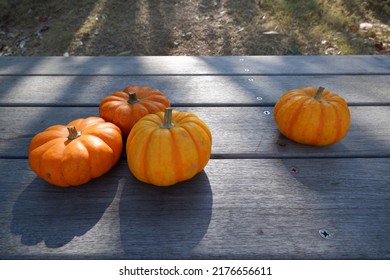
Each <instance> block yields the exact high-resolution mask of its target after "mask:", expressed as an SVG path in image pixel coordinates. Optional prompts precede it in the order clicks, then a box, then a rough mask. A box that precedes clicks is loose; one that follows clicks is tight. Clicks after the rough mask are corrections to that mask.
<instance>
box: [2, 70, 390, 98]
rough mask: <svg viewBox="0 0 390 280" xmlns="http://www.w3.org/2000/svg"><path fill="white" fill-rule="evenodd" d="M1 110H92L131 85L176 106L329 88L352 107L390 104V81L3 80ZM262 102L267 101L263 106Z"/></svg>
mask: <svg viewBox="0 0 390 280" xmlns="http://www.w3.org/2000/svg"><path fill="white" fill-rule="evenodd" d="M0 84H1V87H0V105H3V106H10V105H14V106H16V105H31V106H33V105H34V106H49V105H54V106H61V105H67V106H71V105H75V106H82V105H84V106H87V105H88V106H92V105H96V106H97V105H98V104H99V102H100V100H101V99H102V98H103V97H105V96H106V95H109V94H111V93H112V92H113V91H115V90H122V89H124V88H125V87H126V86H127V85H130V84H134V85H148V86H150V87H154V88H157V89H159V90H161V91H162V92H164V93H165V94H166V95H167V97H168V98H169V99H170V100H171V102H172V103H173V104H177V105H183V104H192V106H196V105H201V106H204V105H207V106H212V105H214V106H216V105H218V106H221V105H229V106H238V105H239V104H250V105H254V106H264V105H268V106H270V105H274V104H275V103H276V101H277V100H278V98H279V97H280V96H281V95H282V94H283V93H284V92H286V91H288V90H291V89H296V88H301V87H305V86H323V87H325V88H327V89H329V90H331V91H333V92H337V93H339V94H340V95H341V96H343V97H344V98H345V99H346V100H347V102H348V103H350V104H355V105H356V104H359V105H370V104H371V105H373V104H390V94H389V76H385V75H379V76H375V75H369V76H337V75H336V76H293V77H291V76H272V77H266V76H185V77H183V76H109V77H107V76H102V77H97V76H74V77H73V76H72V77H71V76H0ZM258 97H261V100H259V98H258Z"/></svg>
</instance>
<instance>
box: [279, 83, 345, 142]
mask: <svg viewBox="0 0 390 280" xmlns="http://www.w3.org/2000/svg"><path fill="white" fill-rule="evenodd" d="M274 118H275V122H276V125H277V127H278V129H279V130H280V132H281V133H282V134H283V135H284V136H286V137H287V138H289V139H291V140H294V141H296V142H298V143H301V144H307V145H313V146H326V145H331V144H334V143H336V142H338V141H340V140H341V139H342V138H343V137H344V136H345V135H346V134H347V132H348V130H349V126H350V112H349V108H348V105H347V103H346V102H345V100H344V99H343V98H342V97H340V96H339V95H337V94H335V93H332V92H329V91H328V90H325V89H324V88H322V87H320V88H318V89H317V88H314V87H306V88H300V89H295V90H290V91H288V92H286V93H285V94H284V95H283V96H282V97H281V98H280V99H279V100H278V102H277V103H276V105H275V108H274Z"/></svg>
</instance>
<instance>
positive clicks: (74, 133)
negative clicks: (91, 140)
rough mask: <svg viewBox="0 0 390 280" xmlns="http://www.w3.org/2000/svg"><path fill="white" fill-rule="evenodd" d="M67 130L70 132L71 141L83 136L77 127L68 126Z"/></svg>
mask: <svg viewBox="0 0 390 280" xmlns="http://www.w3.org/2000/svg"><path fill="white" fill-rule="evenodd" d="M66 128H67V129H68V132H69V135H68V139H69V140H74V139H76V138H77V137H80V136H81V131H77V129H76V127H74V126H67V127H66Z"/></svg>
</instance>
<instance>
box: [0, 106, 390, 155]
mask: <svg viewBox="0 0 390 280" xmlns="http://www.w3.org/2000/svg"><path fill="white" fill-rule="evenodd" d="M175 109H177V110H183V111H191V112H194V113H196V114H197V115H198V116H199V117H200V118H201V119H202V120H204V121H205V122H206V123H207V124H208V126H209V127H210V130H211V132H212V134H213V151H212V152H213V157H214V158H234V157H236V158H252V157H256V158H269V157H271V158H274V157H385V156H387V157H389V156H390V141H389V139H390V126H389V125H388V120H389V115H390V107H388V106H383V107H365V106H364V107H351V118H352V123H351V128H350V131H349V132H348V134H347V136H346V137H345V138H344V139H343V140H342V141H341V142H339V143H337V144H334V145H332V146H328V147H322V148H318V147H309V146H304V145H300V144H296V143H293V142H292V141H289V140H287V139H285V138H284V137H282V136H281V135H280V133H279V132H278V130H277V128H276V125H275V122H274V119H273V113H272V112H273V108H272V107H264V108H260V107H247V108H240V107H230V108H229V107H212V108H208V107H188V108H180V107H179V108H175ZM264 112H268V113H269V114H264ZM91 115H92V116H93V115H98V108H97V107H87V108H79V107H78V108H72V107H66V108H60V109H59V108H53V107H46V108H41V107H26V108H20V107H16V108H7V107H3V108H1V110H0V119H1V120H2V122H1V123H0V132H1V135H0V157H3V158H7V157H26V156H27V149H28V145H29V143H30V141H31V138H32V137H33V136H34V135H35V134H37V133H38V132H40V131H42V130H44V129H45V128H47V127H49V126H51V125H54V124H64V125H65V124H67V123H68V122H70V121H71V120H74V119H77V118H85V117H88V116H91Z"/></svg>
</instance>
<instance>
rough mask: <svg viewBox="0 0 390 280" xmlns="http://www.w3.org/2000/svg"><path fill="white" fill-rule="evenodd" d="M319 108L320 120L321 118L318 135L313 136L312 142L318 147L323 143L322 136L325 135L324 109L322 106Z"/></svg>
mask: <svg viewBox="0 0 390 280" xmlns="http://www.w3.org/2000/svg"><path fill="white" fill-rule="evenodd" d="M318 107H319V109H320V113H319V117H320V118H319V120H318V123H317V129H316V133H314V134H313V139H312V140H311V141H312V143H313V144H314V145H318V144H319V143H320V142H321V138H322V134H323V125H324V122H325V119H324V107H323V106H321V104H320V106H318Z"/></svg>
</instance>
